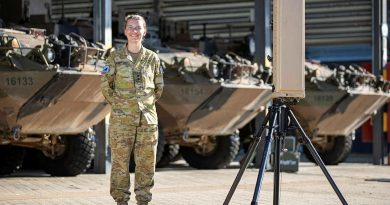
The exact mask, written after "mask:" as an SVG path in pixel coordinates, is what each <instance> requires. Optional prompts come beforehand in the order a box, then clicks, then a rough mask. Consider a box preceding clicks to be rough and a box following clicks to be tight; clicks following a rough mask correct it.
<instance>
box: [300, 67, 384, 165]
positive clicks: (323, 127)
mask: <svg viewBox="0 0 390 205" xmlns="http://www.w3.org/2000/svg"><path fill="white" fill-rule="evenodd" d="M305 71H306V78H305V80H306V82H305V87H306V91H305V93H306V97H305V98H304V99H302V100H301V101H300V102H299V103H298V104H296V105H294V106H292V110H293V111H294V113H295V114H296V116H297V118H298V119H299V121H300V123H301V125H302V126H303V127H304V129H305V130H306V132H307V134H308V136H309V137H311V141H312V143H313V145H314V146H315V147H316V149H317V151H318V153H319V155H320V156H321V158H322V160H323V161H324V163H325V164H329V165H333V164H338V163H340V162H343V161H344V160H345V159H346V158H347V156H348V154H349V153H350V151H351V148H352V141H353V139H354V137H355V136H354V135H355V130H356V129H357V128H359V127H360V126H361V125H362V124H363V123H364V122H365V121H366V120H367V119H369V118H370V117H371V116H372V115H374V114H375V113H376V111H377V110H379V109H380V108H381V107H382V106H383V105H384V104H385V103H386V102H387V101H388V99H389V97H390V93H389V86H390V84H389V82H388V81H385V80H383V79H382V78H381V77H375V76H374V75H372V74H370V73H369V72H367V71H366V70H364V69H363V68H362V67H360V66H358V65H353V64H350V65H330V66H326V65H320V64H318V63H314V62H306V64H305ZM304 151H305V153H306V156H308V158H309V159H310V160H311V161H313V162H314V159H313V158H312V157H311V155H310V153H308V150H306V149H304Z"/></svg>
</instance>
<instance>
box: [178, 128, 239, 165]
mask: <svg viewBox="0 0 390 205" xmlns="http://www.w3.org/2000/svg"><path fill="white" fill-rule="evenodd" d="M209 138H210V142H209V143H208V145H207V148H204V147H200V148H193V147H186V146H181V147H180V153H181V154H182V156H183V158H184V160H185V161H186V162H187V163H188V164H189V165H190V166H191V167H194V168H198V169H221V168H225V167H226V166H227V165H228V164H230V162H232V161H233V160H234V159H235V157H236V155H237V153H238V151H239V148H240V140H239V137H238V136H237V135H231V136H219V137H209Z"/></svg>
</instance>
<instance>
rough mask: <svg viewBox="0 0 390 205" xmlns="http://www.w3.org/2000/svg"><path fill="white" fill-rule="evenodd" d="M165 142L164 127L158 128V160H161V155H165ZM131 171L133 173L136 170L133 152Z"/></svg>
mask: <svg viewBox="0 0 390 205" xmlns="http://www.w3.org/2000/svg"><path fill="white" fill-rule="evenodd" d="M164 144H165V143H164V137H163V133H162V129H159V130H158V143H157V152H156V162H158V161H160V159H161V157H162V156H163V152H164ZM156 164H157V163H156ZM156 166H157V165H156ZM129 171H130V172H132V173H133V172H134V171H135V162H134V156H133V153H131V157H130V164H129Z"/></svg>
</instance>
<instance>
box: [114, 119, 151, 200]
mask: <svg viewBox="0 0 390 205" xmlns="http://www.w3.org/2000/svg"><path fill="white" fill-rule="evenodd" d="M130 121H131V119H129V116H118V115H111V118H110V131H109V132H110V133H109V134H110V141H109V143H110V147H111V163H112V164H111V165H112V167H111V178H110V194H111V196H112V197H113V198H114V200H115V201H116V202H122V201H128V200H129V199H130V174H129V162H130V156H131V153H132V152H133V153H134V161H135V164H136V166H135V182H134V193H135V194H136V197H135V198H136V200H137V202H138V203H148V202H149V201H151V200H152V193H151V192H150V190H151V188H152V187H153V185H154V172H155V165H156V149H157V141H158V140H157V138H158V131H157V125H148V124H147V122H146V120H145V118H144V117H143V116H141V122H140V125H139V126H134V125H130V123H129V122H130Z"/></svg>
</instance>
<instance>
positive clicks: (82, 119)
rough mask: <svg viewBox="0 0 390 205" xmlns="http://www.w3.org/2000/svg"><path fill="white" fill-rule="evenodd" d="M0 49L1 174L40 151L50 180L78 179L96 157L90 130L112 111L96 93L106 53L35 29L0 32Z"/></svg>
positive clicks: (72, 38) (74, 38)
mask: <svg viewBox="0 0 390 205" xmlns="http://www.w3.org/2000/svg"><path fill="white" fill-rule="evenodd" d="M0 44H1V45H0V133H1V134H0V174H1V175H5V174H10V173H12V172H13V171H15V170H16V169H18V168H19V167H20V166H21V164H22V162H23V159H24V157H25V153H26V150H27V149H36V150H40V151H41V152H40V154H39V156H38V157H39V159H40V160H39V163H40V166H41V167H42V168H43V169H44V170H45V171H46V172H47V173H49V174H51V175H57V176H72V175H77V174H80V173H82V172H83V171H85V170H86V169H87V168H88V167H89V165H90V164H91V160H92V159H93V156H94V147H95V141H94V132H93V130H92V129H91V128H92V126H93V125H95V124H97V123H98V122H100V121H101V120H103V119H104V118H105V116H106V115H107V114H108V113H109V111H110V109H109V106H107V104H106V103H105V102H104V98H103V96H102V95H101V91H100V72H99V68H100V67H101V65H102V64H101V62H102V60H104V58H105V54H106V50H104V49H102V48H101V47H99V46H97V45H94V44H90V43H89V42H87V41H85V40H84V38H82V37H81V36H78V35H77V34H70V35H60V36H59V37H58V38H57V37H56V36H45V35H44V31H43V30H39V29H30V30H29V31H28V33H25V32H20V31H16V30H10V29H1V30H0ZM36 163H38V162H36Z"/></svg>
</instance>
